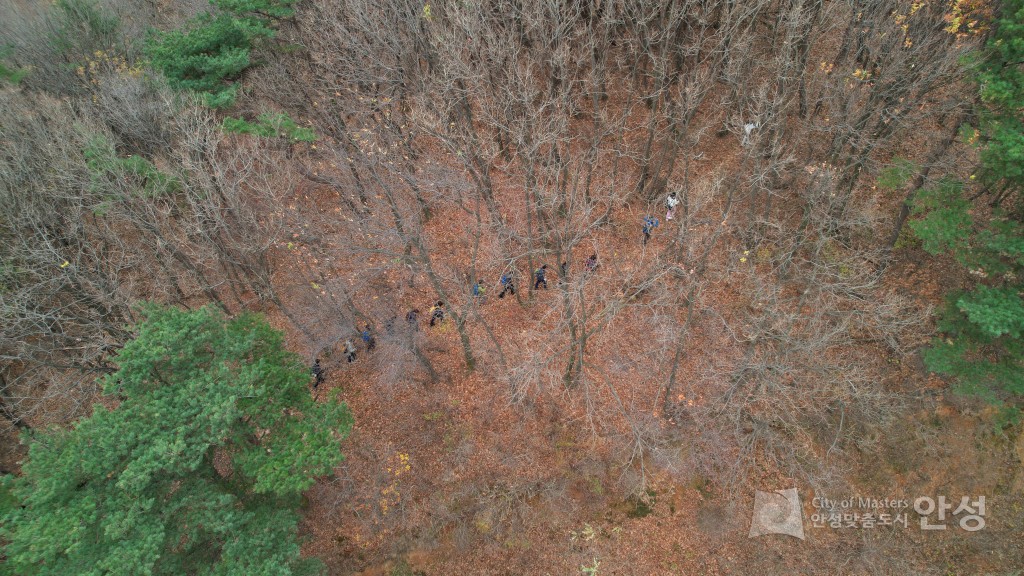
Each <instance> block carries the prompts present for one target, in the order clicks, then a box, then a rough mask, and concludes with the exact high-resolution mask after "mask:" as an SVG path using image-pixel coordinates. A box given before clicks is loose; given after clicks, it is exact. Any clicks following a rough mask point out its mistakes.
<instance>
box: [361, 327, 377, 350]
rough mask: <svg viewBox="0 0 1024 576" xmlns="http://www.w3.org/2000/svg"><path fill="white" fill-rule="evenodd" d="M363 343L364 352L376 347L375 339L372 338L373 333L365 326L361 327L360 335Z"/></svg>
mask: <svg viewBox="0 0 1024 576" xmlns="http://www.w3.org/2000/svg"><path fill="white" fill-rule="evenodd" d="M362 338H363V342H365V343H366V351H367V352H369V351H370V350H373V349H374V348H376V347H377V338H375V337H374V336H373V331H372V330H370V325H369V324H367V325H366V326H364V327H363V334H362Z"/></svg>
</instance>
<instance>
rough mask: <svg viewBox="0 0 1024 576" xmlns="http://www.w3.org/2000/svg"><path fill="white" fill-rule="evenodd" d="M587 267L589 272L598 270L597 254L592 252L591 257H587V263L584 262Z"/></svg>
mask: <svg viewBox="0 0 1024 576" xmlns="http://www.w3.org/2000/svg"><path fill="white" fill-rule="evenodd" d="M584 266H586V268H587V272H596V271H597V254H591V255H590V258H587V263H586V264H584Z"/></svg>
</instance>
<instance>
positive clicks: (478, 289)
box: [473, 278, 487, 300]
mask: <svg viewBox="0 0 1024 576" xmlns="http://www.w3.org/2000/svg"><path fill="white" fill-rule="evenodd" d="M486 293H487V288H485V287H484V281H483V280H481V279H479V278H477V279H476V284H473V297H474V298H476V299H477V300H483V297H484V294H486Z"/></svg>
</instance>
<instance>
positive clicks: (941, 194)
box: [910, 0, 1024, 423]
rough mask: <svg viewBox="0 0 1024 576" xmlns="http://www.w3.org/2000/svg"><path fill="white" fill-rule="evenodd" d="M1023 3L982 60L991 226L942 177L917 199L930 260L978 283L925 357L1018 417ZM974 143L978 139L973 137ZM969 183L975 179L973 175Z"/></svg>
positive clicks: (957, 296) (997, 30)
mask: <svg viewBox="0 0 1024 576" xmlns="http://www.w3.org/2000/svg"><path fill="white" fill-rule="evenodd" d="M1022 62H1024V0H1006V1H1005V2H1003V3H1002V4H1001V6H1000V12H999V16H998V18H997V19H996V22H995V23H994V29H993V33H992V36H991V37H990V38H989V41H988V43H987V44H986V46H985V48H984V49H983V50H982V51H981V52H980V53H979V54H978V55H977V58H976V63H977V68H976V77H975V80H976V81H977V84H978V90H979V97H980V98H979V100H980V103H981V104H980V106H979V109H978V111H977V112H978V118H979V120H980V121H979V125H978V134H977V135H978V136H979V138H978V140H979V145H980V147H981V149H980V158H981V166H980V169H979V171H978V172H979V174H980V176H981V178H980V182H981V184H982V185H983V186H984V187H985V189H986V190H987V191H988V192H989V193H990V195H991V197H992V198H993V199H994V200H993V204H994V206H995V210H994V212H993V214H992V217H991V218H989V219H987V220H985V221H981V222H978V221H975V219H974V218H972V216H971V212H970V210H971V203H970V202H969V201H968V200H967V199H965V198H964V197H963V187H964V186H963V183H960V182H954V181H951V180H948V179H946V180H942V181H941V182H939V184H938V185H937V186H935V187H932V188H930V189H926V190H922V191H921V192H920V193H919V194H918V195H917V197H916V198H915V207H914V212H915V214H917V215H918V217H919V218H918V219H917V220H916V221H914V222H911V223H910V226H911V228H912V229H913V231H914V234H915V235H916V236H918V237H919V238H920V239H921V240H922V244H923V246H924V248H925V249H926V250H928V251H929V252H931V253H933V254H940V253H951V254H953V255H954V256H955V257H956V258H957V260H958V261H959V262H960V263H961V264H962V265H963V266H965V267H966V268H967V269H968V270H969V271H970V272H971V275H972V278H974V279H975V284H974V286H973V287H971V288H969V289H968V290H965V291H962V292H957V293H954V294H951V295H949V297H948V298H947V305H946V306H945V308H944V309H943V310H942V311H941V312H940V314H939V330H940V332H941V333H942V335H941V336H940V337H939V338H936V339H935V341H934V343H933V345H932V347H931V348H930V349H929V350H927V351H926V352H925V355H924V359H925V363H926V365H927V366H928V368H929V369H930V370H933V371H935V372H939V373H942V374H947V375H950V376H953V377H955V378H956V379H957V381H958V382H959V384H960V386H961V389H962V390H965V391H968V392H971V393H974V394H979V395H981V396H983V397H985V398H987V399H989V400H992V401H993V402H995V403H996V404H1000V405H1002V407H1003V408H1004V410H1003V412H1002V418H1001V420H1000V422H1001V423H1002V422H1008V421H1009V422H1016V421H1019V419H1020V415H1021V411H1020V408H1019V405H1020V403H1021V401H1022V399H1024V298H1022V295H1024V225H1022V223H1021V220H1022V219H1024V206H1022V194H1021V192H1022V191H1024V71H1022V69H1021V63H1022ZM971 140H974V138H972V139H971ZM971 178H972V180H973V179H974V178H975V177H974V176H972V177H971Z"/></svg>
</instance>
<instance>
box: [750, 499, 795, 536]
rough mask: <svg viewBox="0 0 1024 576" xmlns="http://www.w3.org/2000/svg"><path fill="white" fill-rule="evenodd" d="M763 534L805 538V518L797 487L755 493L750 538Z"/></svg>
mask: <svg viewBox="0 0 1024 576" xmlns="http://www.w3.org/2000/svg"><path fill="white" fill-rule="evenodd" d="M763 534H787V535H789V536H794V537H796V538H799V539H801V540H803V539H804V518H803V513H802V509H801V507H800V494H798V493H797V491H796V488H789V489H787V490H776V491H774V492H761V491H760V490H758V491H757V493H756V494H754V516H753V518H751V520H750V534H749V535H748V537H749V538H753V537H755V536H761V535H763Z"/></svg>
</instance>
